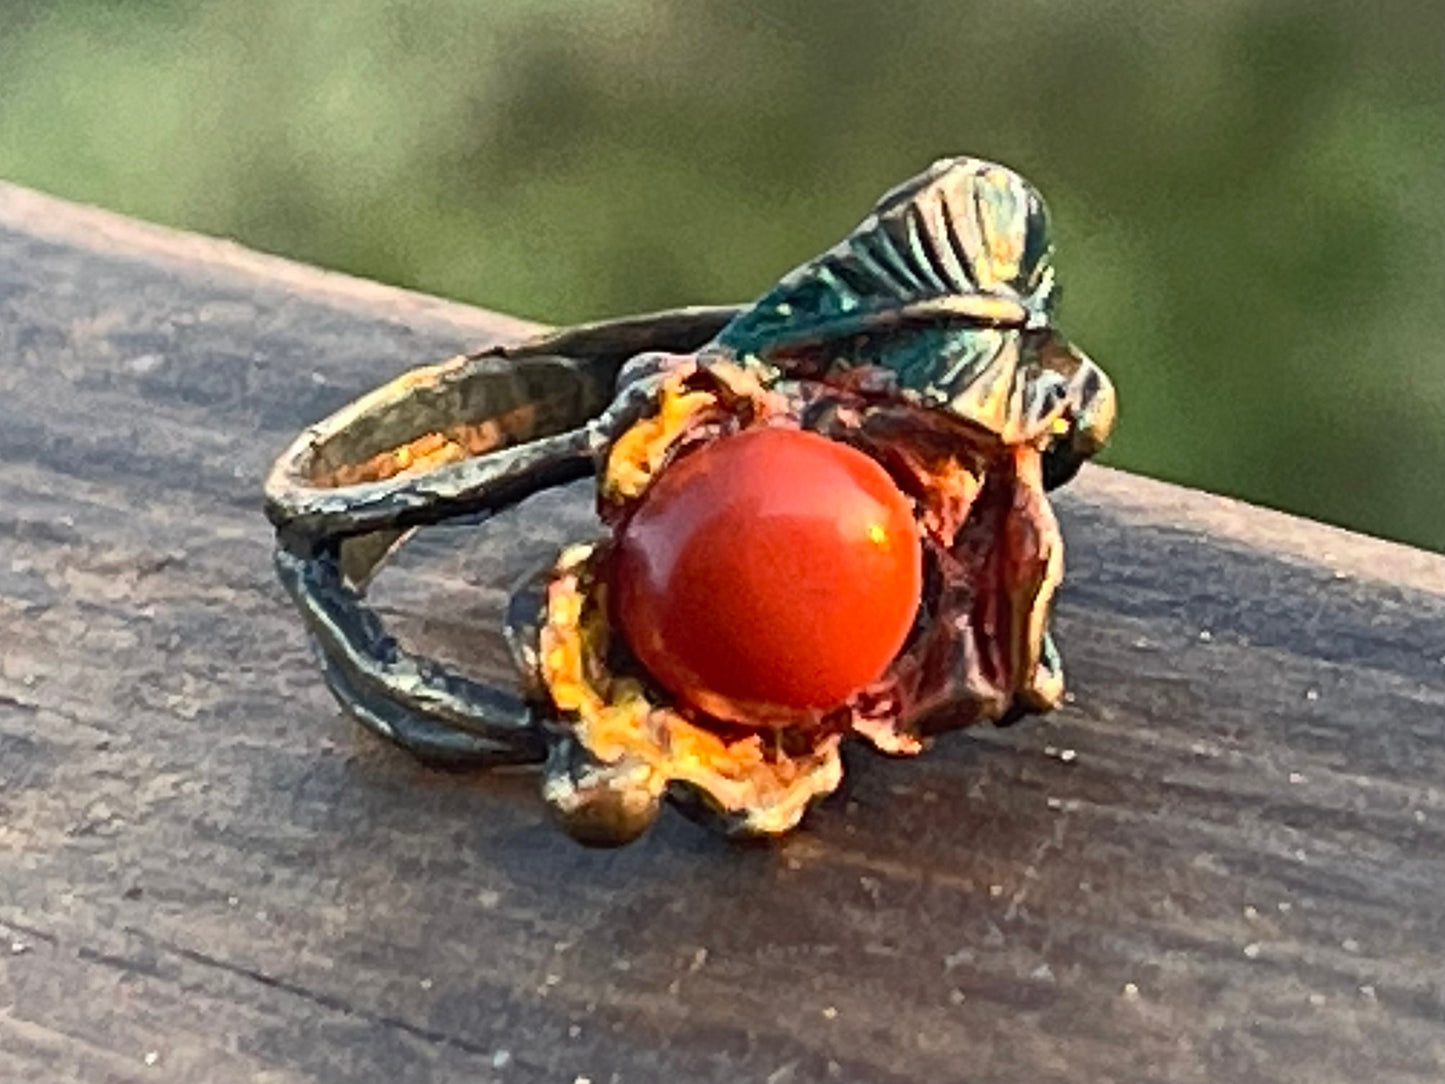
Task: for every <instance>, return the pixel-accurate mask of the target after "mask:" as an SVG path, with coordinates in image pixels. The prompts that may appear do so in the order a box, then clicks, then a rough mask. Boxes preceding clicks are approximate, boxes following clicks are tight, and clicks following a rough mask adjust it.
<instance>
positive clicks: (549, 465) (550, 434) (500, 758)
mask: <svg viewBox="0 0 1445 1084" xmlns="http://www.w3.org/2000/svg"><path fill="white" fill-rule="evenodd" d="M738 311H739V310H738V309H736V308H733V307H696V308H686V309H678V310H674V311H670V312H664V313H658V314H653V315H647V316H636V317H627V318H624V319H620V320H612V321H606V322H602V323H596V324H587V325H582V326H579V327H574V328H568V329H564V330H560V331H555V332H551V333H547V334H544V335H542V336H540V337H539V338H537V339H534V340H532V341H530V342H527V343H524V344H522V345H519V346H510V347H509V346H502V347H495V348H491V349H488V350H484V351H480V352H478V353H474V354H467V355H462V356H459V357H456V358H452V359H451V360H448V361H445V362H442V363H440V364H437V365H429V366H424V367H422V368H419V369H414V370H412V371H410V372H407V373H404V374H402V375H401V376H399V377H397V378H396V379H394V380H392V381H391V382H389V383H387V384H385V385H383V386H382V387H380V388H378V389H376V390H375V391H372V392H370V393H368V394H367V395H364V396H363V397H361V398H360V399H358V400H356V401H355V402H354V403H351V404H350V405H348V406H346V407H343V408H342V409H341V410H339V411H337V412H336V413H335V414H333V415H332V416H331V417H329V418H327V419H325V420H324V421H322V422H319V423H317V424H316V425H313V426H311V427H310V428H308V429H307V430H305V431H304V432H303V433H302V434H301V435H300V436H299V437H298V438H297V439H296V440H295V441H294V442H293V443H292V444H291V446H290V447H289V448H288V449H287V450H286V451H285V452H284V453H283V454H282V455H281V457H280V458H279V459H278V460H277V462H276V464H275V466H274V467H273V468H272V471H271V473H270V475H269V476H268V478H267V480H266V488H265V494H266V514H267V516H268V518H269V519H270V520H271V522H272V524H274V526H275V528H276V551H275V563H276V571H277V574H278V576H279V577H280V579H281V582H282V584H283V585H284V586H285V588H286V590H287V592H288V593H289V594H290V595H291V597H292V599H293V600H294V602H295V603H296V606H297V608H298V610H299V611H300V612H301V615H302V617H303V619H304V620H305V623H306V627H307V630H308V632H309V633H310V636H311V639H312V642H313V644H314V645H315V648H316V650H317V653H318V655H319V657H320V662H321V666H322V671H323V673H324V675H325V680H326V683H327V685H328V687H329V688H330V689H331V691H332V693H333V694H334V695H335V696H336V698H337V700H338V701H340V703H341V705H342V707H343V708H345V709H346V711H347V712H348V713H350V714H351V715H352V716H354V717H355V718H356V719H357V720H358V721H360V722H361V723H363V724H364V725H366V726H367V727H369V728H370V729H372V730H373V731H375V732H376V733H378V734H380V735H381V736H383V737H385V738H387V739H388V740H390V741H393V742H396V743H398V744H400V745H402V746H404V747H405V748H407V749H409V750H410V751H411V752H412V753H414V754H415V755H417V756H418V757H420V758H422V759H423V760H426V761H429V762H432V763H437V764H445V765H452V766H466V765H476V764H509V763H511V764H515V763H531V762H536V761H541V760H542V759H544V757H545V755H546V745H545V741H544V737H543V734H542V732H541V729H540V724H539V721H538V720H537V718H536V717H535V716H534V712H533V710H532V707H531V705H530V704H529V703H528V702H527V700H526V699H525V697H524V696H523V695H522V694H521V693H520V692H519V691H517V690H515V689H507V688H501V687H498V686H494V685H491V684H487V683H484V682H479V681H476V680H473V679H471V678H468V677H465V676H463V675H460V674H456V673H453V672H451V671H450V670H448V669H447V668H446V667H444V666H442V665H441V664H440V663H438V662H436V661H434V660H431V659H428V658H425V657H423V656H420V655H417V654H414V653H412V652H409V651H407V650H406V649H404V648H403V647H402V646H401V645H400V644H398V643H397V641H396V639H395V638H394V637H392V636H391V635H390V634H388V632H387V631H386V628H385V626H384V625H383V623H382V621H381V618H380V617H379V616H378V615H377V614H376V613H375V612H374V611H373V610H372V609H371V608H370V607H368V606H367V604H366V601H365V595H366V587H367V584H368V583H369V582H370V581H371V579H372V577H373V576H374V575H375V574H376V572H377V570H378V569H379V568H380V567H381V565H382V563H383V562H384V561H385V560H386V558H387V557H388V556H389V555H390V554H391V553H393V552H395V550H396V549H397V547H399V546H400V545H401V544H403V543H404V542H405V540H406V538H407V537H408V536H409V535H410V533H411V532H412V531H413V530H415V529H416V528H418V527H423V526H427V525H433V524H438V523H443V522H446V521H449V520H455V519H458V518H463V517H469V518H471V519H472V520H479V519H485V518H487V517H490V516H492V515H494V514H496V513H497V512H500V511H502V510H503V509H506V508H508V507H511V506H513V505H515V504H517V503H518V502H520V501H522V500H523V499H525V498H526V497H529V496H531V495H533V494H535V493H538V492H540V491H542V490H544V489H549V488H552V487H554V486H559V485H563V484H565V483H567V482H571V481H574V480H576V479H579V478H584V477H586V476H588V475H590V474H592V473H593V471H594V469H595V459H594V451H593V449H594V444H595V441H594V434H593V423H594V422H595V420H596V419H597V418H598V417H599V416H600V415H601V414H602V413H603V411H604V410H605V409H606V408H607V407H608V405H609V404H610V403H611V402H612V398H613V392H614V387H615V384H616V381H617V374H618V371H619V370H620V368H621V367H622V365H623V363H624V362H625V361H627V359H629V358H631V357H633V356H635V355H637V354H641V353H645V352H648V351H667V352H672V353H685V352H690V351H693V350H696V349H697V348H699V347H700V346H702V345H703V344H705V343H707V342H708V341H710V340H711V339H712V338H713V337H714V336H715V335H716V334H717V332H718V331H719V330H720V329H721V328H722V327H723V326H724V325H725V324H726V323H727V322H728V321H729V320H730V319H732V317H733V316H734V315H736V313H737V312H738Z"/></svg>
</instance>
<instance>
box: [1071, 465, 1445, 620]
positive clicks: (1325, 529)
mask: <svg viewBox="0 0 1445 1084" xmlns="http://www.w3.org/2000/svg"><path fill="white" fill-rule="evenodd" d="M1056 499H1058V500H1059V503H1061V504H1063V505H1065V506H1067V504H1068V502H1069V501H1071V500H1079V501H1082V502H1083V503H1085V504H1090V505H1094V506H1096V507H1098V508H1101V509H1106V510H1109V511H1111V512H1113V513H1115V514H1116V515H1118V516H1119V517H1120V518H1121V519H1122V520H1123V521H1124V522H1125V523H1126V524H1127V523H1138V524H1139V525H1140V526H1146V525H1147V526H1152V527H1173V528H1177V529H1179V530H1181V531H1184V532H1186V533H1189V534H1194V535H1199V536H1208V537H1209V538H1211V539H1216V540H1220V541H1230V542H1237V543H1240V544H1242V545H1244V546H1247V547H1249V548H1252V549H1257V550H1261V551H1264V552H1266V553H1267V554H1268V555H1269V556H1271V557H1283V558H1285V559H1286V560H1291V561H1294V562H1296V563H1301V564H1307V565H1311V566H1313V567H1316V568H1322V569H1325V570H1327V571H1330V572H1333V573H1338V574H1342V575H1344V576H1348V577H1351V578H1353V579H1360V580H1367V581H1373V582H1376V583H1386V584H1390V585H1392V586H1395V587H1401V588H1408V589H1411V590H1415V591H1422V592H1426V593H1429V594H1433V595H1445V555H1441V554H1437V553H1432V552H1430V551H1429V550H1423V549H1417V548H1415V547H1414V546H1409V545H1405V544H1404V543H1400V542H1391V541H1388V540H1386V539H1383V538H1375V537H1373V536H1371V535H1365V534H1359V533H1357V532H1355V531H1350V530H1347V529H1345V528H1343V527H1335V526H1331V525H1330V524H1327V523H1320V522H1318V521H1317V520H1312V519H1305V518H1303V517H1300V516H1294V515H1290V514H1289V513H1287V512H1279V511H1275V510H1274V509H1272V508H1264V507H1262V506H1260V505H1257V504H1249V503H1247V502H1245V501H1241V500H1236V499H1235V498H1232V497H1222V496H1219V495H1218V494H1214V493H1207V492H1204V491H1202V490H1195V489H1187V488H1185V487H1184V486H1178V485H1174V484H1173V483H1171V482H1162V481H1158V480H1156V479H1153V478H1147V477H1145V476H1143V475H1140V474H1131V473H1129V472H1127V471H1121V470H1117V469H1114V468H1111V467H1102V466H1099V465H1097V464H1093V463H1090V464H1086V465H1085V467H1084V469H1083V470H1082V471H1080V472H1079V476H1078V477H1077V478H1076V479H1075V480H1074V481H1073V482H1072V483H1071V484H1070V485H1069V486H1068V487H1067V488H1066V489H1065V490H1064V491H1063V494H1062V495H1061V496H1060V497H1058V498H1056Z"/></svg>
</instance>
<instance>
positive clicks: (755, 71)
mask: <svg viewBox="0 0 1445 1084" xmlns="http://www.w3.org/2000/svg"><path fill="white" fill-rule="evenodd" d="M0 4H3V6H0V175H3V176H5V177H7V178H9V179H12V180H15V181H19V182H21V183H25V184H29V185H33V186H35V187H38V188H42V189H45V190H47V191H50V192H54V193H57V194H60V195H64V196H68V197H71V198H75V199H79V200H85V201H91V202H95V203H99V204H102V205H105V206H107V207H113V208H116V209H119V210H122V211H126V212H130V213H132V214H136V215H140V216H142V217H145V218H149V219H153V220H157V221H161V222H167V223H172V224H175V225H178V226H184V227H188V228H191V229H196V230H202V231H206V232H210V233H217V234H228V235H232V236H235V237H237V238H240V239H241V240H243V241H245V242H246V243H248V244H250V245H253V246H256V247H259V248H262V249H267V250H271V251H275V252H280V253H284V254H287V255H290V256H295V257H297V258H300V259H303V260H308V261H312V262H315V263H319V264H323V265H325V266H328V267H335V268H341V269H345V270H347V271H351V272H355V273H357V274H360V275H365V276H370V277H373V278H379V279H383V280H386V281H388V282H395V283H400V284H404V285H407V286H411V287H415V288H417V289H421V290H427V291H431V292H434V293H440V294H445V295H449V296H452V297H457V298H463V299H466V300H469V301H474V302H478V303H481V304H483V305H488V306H492V307H496V308H500V309H505V310H508V311H511V312H516V313H521V314H525V315H529V316H534V317H537V318H539V319H543V320H550V321H569V320H578V319H583V318H587V317H596V316H602V315H606V314H614V313H622V312H628V311H636V310H642V309H649V308H655V307H662V306H669V305H676V304H680V303H687V302H702V301H731V300H742V299H746V298H749V297H751V296H754V295H756V294H758V293H760V292H761V291H762V290H763V289H764V288H765V287H767V286H768V285H769V284H770V283H771V282H772V281H773V280H774V279H775V278H776V277H777V276H778V275H779V274H780V273H781V272H783V271H785V270H786V269H787V268H789V267H791V266H792V265H793V264H795V263H798V262H800V261H801V260H803V259H805V258H806V257H808V256H811V255H813V254H814V253H815V252H817V251H818V250H820V249H822V248H823V247H826V246H827V245H829V244H831V243H832V242H833V241H835V240H836V239H837V238H838V237H840V236H841V235H842V234H843V233H844V232H845V231H846V230H848V229H849V228H850V227H851V226H852V225H853V224H854V223H855V222H856V221H857V220H858V219H859V218H861V217H862V215H863V214H864V212H865V211H866V210H867V208H868V207H869V205H870V204H871V203H872V201H873V200H874V198H876V197H877V196H878V195H879V194H880V193H882V192H883V190H884V189H886V188H887V187H889V186H890V185H892V184H893V183H895V182H897V181H899V180H901V179H903V178H904V177H907V176H908V175H910V174H912V173H914V172H916V171H917V170H918V169H920V168H922V167H923V166H925V165H927V164H928V162H930V161H931V160H932V159H934V158H935V157H938V156H939V155H942V154H946V153H948V154H952V153H963V152H966V153H971V154H975V155H979V156H981V157H988V158H993V159H997V160H1000V161H1003V162H1005V163H1007V164H1009V165H1012V166H1014V167H1015V168H1017V169H1018V170H1020V171H1021V172H1022V173H1024V174H1025V175H1026V176H1028V177H1029V178H1031V179H1032V180H1033V181H1034V182H1035V183H1036V184H1038V185H1039V187H1040V188H1041V189H1042V190H1043V191H1044V193H1045V195H1046V196H1047V197H1048V199H1049V202H1050V204H1051V207H1052V210H1053V217H1054V222H1055V226H1056V233H1057V242H1058V245H1059V265H1060V277H1061V281H1062V282H1063V283H1064V284H1065V294H1064V305H1063V311H1062V316H1061V321H1060V322H1061V325H1062V326H1063V328H1064V330H1065V331H1066V332H1068V333H1069V334H1070V335H1071V336H1072V337H1073V338H1074V339H1075V341H1076V342H1078V343H1079V344H1080V345H1081V346H1083V347H1084V348H1085V349H1086V350H1088V351H1089V352H1090V353H1091V354H1093V356H1094V357H1095V358H1096V359H1098V360H1099V361H1100V362H1102V363H1103V364H1104V365H1105V367H1106V368H1107V369H1108V370H1109V371H1110V373H1111V374H1112V375H1113V376H1114V379H1115V381H1116V382H1117V384H1118V385H1119V388H1120V393H1121V397H1122V409H1123V412H1122V418H1121V423H1120V426H1119V428H1118V430H1117V437H1116V441H1115V443H1114V445H1113V447H1112V448H1111V449H1110V451H1109V452H1108V454H1107V456H1106V461H1107V462H1111V463H1114V464H1116V465H1119V466H1123V467H1127V468H1130V469H1133V470H1137V471H1140V472H1142V473H1146V474H1150V475H1154V476H1158V477H1163V478H1168V479H1172V480H1176V481H1180V482H1185V483H1188V484H1190V485H1195V486H1201V487H1204V488H1208V489H1212V490H1216V491H1219V492H1223V493H1230V494H1235V495H1239V496H1242V497H1245V498H1248V499H1250V500H1253V501H1258V502H1262V503H1265V504H1269V505H1273V506H1276V507H1279V508H1284V509H1288V510H1290V511H1295V512H1300V513H1303V514H1306V515H1309V516H1313V517H1316V518H1319V519H1325V520H1330V521H1333V522H1336V523H1341V524H1345V525H1347V526H1350V527H1354V528H1357V529H1361V530H1365V531H1369V532H1372V533H1376V534H1381V535H1386V536H1389V537H1393V538H1399V539H1404V540H1407V541H1410V542H1414V543H1416V544H1420V545H1425V546H1430V547H1432V548H1437V549H1439V548H1442V543H1445V133H1442V127H1445V123H1442V122H1445V114H1442V104H1445V20H1442V18H1441V14H1442V13H1441V6H1440V4H1439V3H1438V2H1434V0H1430V2H1398V0H1397V2H1393V3H1385V4H1378V5H1376V4H1360V3H1343V2H1328V0H1315V2H1308V3H1290V2H1285V0H1210V2H1202V0H1201V2H1194V3H1186V2H1174V3H1166V2H1161V0H1096V2H1091V3H1078V2H1073V3H1071V2H1067V0H1017V2H1010V3H964V2H952V0H911V2H910V0H895V2H887V3H885V2H879V0H844V2H825V0H780V2H776V3H748V2H737V0H652V2H645V0H636V2H620V0H477V2H464V0H429V2H401V0H395V2H381V0H375V2H369V3H360V2H343V0H230V2H204V0H150V2H141V0H133V2H124V0H109V2H102V0H53V2H45V0H0ZM418 360H419V361H420V360H424V359H418Z"/></svg>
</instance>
